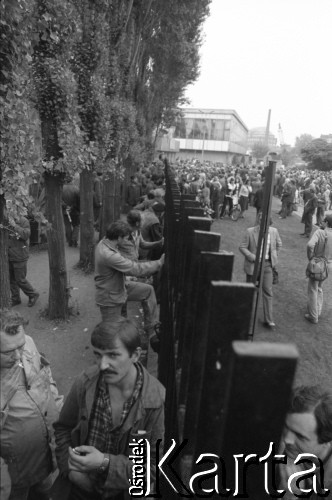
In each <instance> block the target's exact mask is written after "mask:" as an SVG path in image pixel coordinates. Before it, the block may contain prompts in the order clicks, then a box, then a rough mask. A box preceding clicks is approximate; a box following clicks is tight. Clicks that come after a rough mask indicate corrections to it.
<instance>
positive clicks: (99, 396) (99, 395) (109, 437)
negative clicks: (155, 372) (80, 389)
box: [86, 364, 143, 454]
mask: <svg viewBox="0 0 332 500" xmlns="http://www.w3.org/2000/svg"><path fill="white" fill-rule="evenodd" d="M135 366H136V368H137V372H138V373H137V379H136V383H135V387H134V390H133V393H132V395H131V397H130V398H129V399H128V400H127V401H126V402H125V403H124V405H123V409H122V414H121V422H120V425H118V427H113V418H112V402H111V399H110V395H109V392H108V389H107V385H106V383H105V380H104V377H103V374H102V373H101V374H100V376H99V380H98V384H97V389H96V394H95V399H94V403H93V407H92V411H91V415H90V419H89V435H88V440H87V443H86V444H87V445H88V446H94V447H95V448H97V450H99V451H101V452H102V453H112V454H116V453H117V447H118V441H119V435H120V430H121V426H122V425H123V423H124V421H125V420H126V418H127V416H128V414H129V412H130V410H131V408H132V406H133V405H134V403H135V401H136V400H137V399H138V397H139V395H140V392H141V389H142V386H143V370H142V368H141V367H140V365H139V364H135Z"/></svg>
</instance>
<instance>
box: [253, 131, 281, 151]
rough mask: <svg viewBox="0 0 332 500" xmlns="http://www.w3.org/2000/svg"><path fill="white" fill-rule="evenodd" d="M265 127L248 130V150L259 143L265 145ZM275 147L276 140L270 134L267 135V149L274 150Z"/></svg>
mask: <svg viewBox="0 0 332 500" xmlns="http://www.w3.org/2000/svg"><path fill="white" fill-rule="evenodd" d="M265 134H266V128H265V127H255V128H251V129H250V130H249V134H248V149H252V147H253V145H254V144H257V143H261V144H265ZM276 145H277V138H276V137H275V135H273V134H272V133H271V132H270V133H269V141H268V147H269V148H271V149H272V148H275V147H276Z"/></svg>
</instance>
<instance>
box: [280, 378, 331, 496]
mask: <svg viewBox="0 0 332 500" xmlns="http://www.w3.org/2000/svg"><path fill="white" fill-rule="evenodd" d="M282 448H283V450H282V452H283V453H284V454H285V455H286V457H287V463H286V464H284V465H279V467H278V472H279V488H280V487H281V488H283V489H284V490H286V492H287V493H286V495H285V496H284V497H283V498H284V499H285V500H293V499H294V500H295V499H296V498H299V494H301V493H302V495H301V496H302V497H303V491H304V489H306V488H307V489H309V490H310V489H311V490H312V489H313V488H312V486H313V484H312V482H313V480H312V477H311V478H310V477H309V478H306V479H303V480H302V481H301V482H300V485H301V488H302V492H301V491H300V490H299V488H298V487H297V485H296V484H294V483H295V479H296V478H295V479H294V481H292V482H291V485H290V486H291V489H292V491H293V493H291V492H290V491H289V488H288V479H289V478H290V476H291V475H292V474H295V473H299V472H301V471H302V473H303V475H304V472H305V470H307V469H309V468H311V467H312V466H311V465H309V464H306V463H304V464H299V465H294V460H295V459H296V458H297V457H298V455H299V454H301V453H311V454H312V455H314V456H315V457H317V459H319V460H320V463H319V461H318V460H317V463H316V461H315V463H316V466H317V469H318V470H317V473H316V479H317V483H318V488H317V491H322V486H323V485H321V478H322V476H321V474H320V468H321V466H322V467H323V469H324V487H325V489H327V490H330V495H331V494H332V392H331V391H326V390H324V389H322V388H321V387H318V386H301V387H297V388H296V389H295V390H294V392H293V395H292V398H291V403H290V408H289V412H288V414H287V417H286V423H285V430H284V435H283V440H282ZM313 460H314V458H313ZM330 495H327V496H326V495H316V494H312V495H310V496H309V497H308V498H310V499H311V500H317V499H318V498H322V496H325V498H331V497H330Z"/></svg>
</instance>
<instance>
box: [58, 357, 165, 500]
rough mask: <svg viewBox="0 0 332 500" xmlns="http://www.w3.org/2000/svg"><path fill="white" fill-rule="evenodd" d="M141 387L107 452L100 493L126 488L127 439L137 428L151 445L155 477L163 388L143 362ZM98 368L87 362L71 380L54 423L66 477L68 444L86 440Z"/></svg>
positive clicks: (161, 430)
mask: <svg viewBox="0 0 332 500" xmlns="http://www.w3.org/2000/svg"><path fill="white" fill-rule="evenodd" d="M141 368H142V370H143V387H142V392H141V395H140V397H139V398H138V399H137V400H136V402H135V403H134V405H133V406H132V408H131V409H130V412H129V414H128V416H127V418H126V420H125V421H124V423H123V425H122V427H121V431H120V437H119V441H118V450H117V452H118V453H117V454H114V455H112V454H111V455H110V464H109V469H108V475H107V478H106V481H105V484H104V487H103V492H102V497H103V498H109V497H110V498H111V497H112V496H113V495H116V494H118V493H119V492H120V491H123V490H128V489H129V479H130V478H131V472H132V462H131V461H130V460H129V458H128V456H129V455H130V454H131V452H130V447H129V442H130V437H131V436H133V434H137V431H138V430H145V431H146V436H145V437H147V439H148V440H149V443H150V446H151V481H152V482H153V481H154V479H155V459H156V456H155V455H156V454H155V451H156V447H155V443H156V441H157V440H158V439H163V437H164V399H165V389H164V387H163V386H162V384H161V383H160V382H159V381H158V380H157V379H156V378H154V377H153V376H151V375H150V374H149V373H148V372H147V370H145V368H143V366H142V367H141ZM99 373H100V371H99V368H98V367H97V366H96V365H93V366H91V367H90V368H89V369H88V370H86V371H85V372H83V373H82V374H81V375H79V377H78V378H77V379H76V381H75V382H74V385H73V386H72V388H71V390H70V393H69V395H68V396H67V398H66V401H65V403H64V406H63V409H62V411H61V413H60V417H59V420H58V422H56V423H55V424H54V429H55V439H56V457H57V461H58V467H59V470H60V474H61V475H62V476H63V477H67V476H68V474H69V469H68V447H69V446H71V447H76V446H80V445H84V444H86V440H87V438H88V432H89V418H90V414H91V409H92V405H93V402H94V397H95V392H96V387H97V382H98V378H99Z"/></svg>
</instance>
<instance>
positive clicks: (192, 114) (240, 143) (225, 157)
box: [171, 108, 248, 164]
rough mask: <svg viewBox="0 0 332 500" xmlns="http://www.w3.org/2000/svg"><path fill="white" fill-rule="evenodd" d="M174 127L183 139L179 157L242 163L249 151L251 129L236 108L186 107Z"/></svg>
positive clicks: (178, 135)
mask: <svg viewBox="0 0 332 500" xmlns="http://www.w3.org/2000/svg"><path fill="white" fill-rule="evenodd" d="M181 111H182V117H181V118H179V119H178V121H177V123H176V126H175V127H174V128H173V129H172V130H171V135H172V137H173V138H174V139H176V140H177V141H179V145H180V151H179V153H178V154H177V156H178V157H179V158H188V159H191V158H197V159H201V160H204V161H206V160H209V161H213V162H221V163H229V164H230V163H231V162H232V160H234V157H235V159H236V161H238V162H240V161H241V160H242V159H243V157H245V155H246V153H247V135H248V128H247V127H246V125H245V124H244V123H243V121H242V120H241V118H240V117H239V115H238V114H237V112H236V111H234V110H233V109H193V108H184V109H182V110H181Z"/></svg>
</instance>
